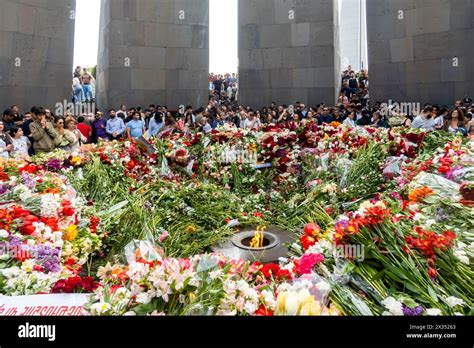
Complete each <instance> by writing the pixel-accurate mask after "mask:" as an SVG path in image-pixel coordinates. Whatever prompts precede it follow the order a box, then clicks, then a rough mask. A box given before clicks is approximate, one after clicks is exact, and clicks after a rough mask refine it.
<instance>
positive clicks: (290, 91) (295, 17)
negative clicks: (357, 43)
mask: <svg viewBox="0 0 474 348" xmlns="http://www.w3.org/2000/svg"><path fill="white" fill-rule="evenodd" d="M338 17H339V16H338V6H337V0H318V1H311V0H239V83H240V85H239V94H240V102H241V103H243V104H246V105H250V106H253V107H261V106H262V105H268V104H269V103H271V102H272V101H275V102H277V103H286V104H290V103H293V102H294V101H297V100H298V101H301V102H303V103H306V104H318V103H320V102H325V103H326V104H334V102H335V100H336V91H337V89H338V87H339V85H338V81H339V74H340V69H339V70H338V71H336V70H337V69H338V68H337V66H339V63H338V64H337V65H335V56H336V55H337V56H338V57H339V47H336V45H337V44H338V42H339V41H338V40H335V29H336V30H337V29H338V28H337V22H338ZM336 75H338V78H337V79H336V78H335V76H336Z"/></svg>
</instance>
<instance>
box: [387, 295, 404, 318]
mask: <svg viewBox="0 0 474 348" xmlns="http://www.w3.org/2000/svg"><path fill="white" fill-rule="evenodd" d="M382 303H383V304H384V306H385V307H386V308H387V309H388V310H389V312H390V314H391V315H398V316H402V315H403V309H402V303H401V302H400V301H397V300H396V299H395V298H393V297H387V298H386V299H385V300H383V301H382Z"/></svg>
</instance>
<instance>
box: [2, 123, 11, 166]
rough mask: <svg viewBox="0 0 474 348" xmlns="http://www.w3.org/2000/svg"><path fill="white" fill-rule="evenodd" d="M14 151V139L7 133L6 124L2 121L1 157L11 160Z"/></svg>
mask: <svg viewBox="0 0 474 348" xmlns="http://www.w3.org/2000/svg"><path fill="white" fill-rule="evenodd" d="M11 151H13V144H12V138H11V137H10V136H9V135H8V134H7V133H6V132H5V124H4V123H3V121H0V157H3V158H9V157H10V152H11Z"/></svg>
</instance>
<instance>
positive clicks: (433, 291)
mask: <svg viewBox="0 0 474 348" xmlns="http://www.w3.org/2000/svg"><path fill="white" fill-rule="evenodd" d="M428 293H429V294H430V296H431V297H432V298H433V300H434V301H438V296H437V295H436V292H435V290H434V289H433V288H432V287H431V286H430V285H428Z"/></svg>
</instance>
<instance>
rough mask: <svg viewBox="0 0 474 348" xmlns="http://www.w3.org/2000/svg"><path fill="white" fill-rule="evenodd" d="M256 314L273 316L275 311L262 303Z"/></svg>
mask: <svg viewBox="0 0 474 348" xmlns="http://www.w3.org/2000/svg"><path fill="white" fill-rule="evenodd" d="M255 315H257V316H263V317H271V316H273V312H272V311H271V310H269V309H268V308H266V307H265V306H264V305H261V306H260V307H258V309H257V311H256V312H255Z"/></svg>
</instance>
